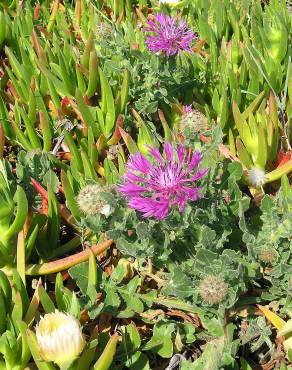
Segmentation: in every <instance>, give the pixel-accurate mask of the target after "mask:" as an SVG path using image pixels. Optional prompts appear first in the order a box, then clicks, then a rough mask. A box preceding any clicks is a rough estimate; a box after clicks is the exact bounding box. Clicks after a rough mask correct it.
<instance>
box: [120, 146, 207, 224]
mask: <svg viewBox="0 0 292 370" xmlns="http://www.w3.org/2000/svg"><path fill="white" fill-rule="evenodd" d="M164 152H165V155H164V156H162V155H161V154H160V152H159V150H158V149H157V148H149V153H150V154H151V156H152V159H151V161H150V160H148V159H147V158H146V157H145V156H144V155H142V154H141V153H137V154H132V155H131V156H130V159H129V161H128V163H127V167H126V173H125V175H124V182H123V184H122V185H120V186H119V191H120V192H121V193H122V194H124V195H125V196H126V197H127V198H128V201H129V206H130V207H131V208H134V209H136V210H137V211H140V212H142V213H143V216H144V217H155V218H157V219H160V220H162V219H164V218H165V217H167V216H168V214H169V212H170V209H171V208H172V207H178V209H179V211H180V212H183V211H184V209H185V206H186V204H187V202H188V201H189V200H192V201H196V200H197V199H199V198H200V188H198V187H196V186H195V181H197V180H199V179H201V178H202V177H204V176H205V175H206V173H207V172H208V169H205V170H202V169H200V168H199V167H198V165H199V163H200V161H201V160H202V157H203V156H202V154H201V153H200V152H195V153H193V154H192V153H190V151H189V150H187V149H186V148H185V147H184V146H183V145H180V146H179V147H177V148H173V147H172V146H171V144H170V143H165V144H164Z"/></svg>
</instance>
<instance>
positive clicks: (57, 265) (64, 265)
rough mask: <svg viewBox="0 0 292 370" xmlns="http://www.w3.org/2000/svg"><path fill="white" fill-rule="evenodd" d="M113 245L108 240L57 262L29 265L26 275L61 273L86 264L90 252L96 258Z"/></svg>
mask: <svg viewBox="0 0 292 370" xmlns="http://www.w3.org/2000/svg"><path fill="white" fill-rule="evenodd" d="M112 243H113V240H106V241H104V242H102V243H100V244H97V245H95V246H94V247H91V248H90V249H89V248H88V249H86V250H85V251H83V252H79V253H76V254H74V255H73V256H68V257H65V258H62V259H59V260H56V261H52V262H47V263H43V264H35V265H28V266H27V267H26V270H25V273H26V275H49V274H54V273H57V272H60V271H64V270H68V269H69V268H70V267H72V266H75V265H77V264H78V263H81V262H85V261H87V260H88V259H89V256H90V251H91V252H92V253H93V254H94V255H95V256H96V255H99V254H101V253H103V252H105V251H106V250H107V249H108V248H109V247H110V246H111V245H112Z"/></svg>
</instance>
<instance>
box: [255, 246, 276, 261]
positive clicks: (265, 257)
mask: <svg viewBox="0 0 292 370" xmlns="http://www.w3.org/2000/svg"><path fill="white" fill-rule="evenodd" d="M259 259H260V260H261V261H262V262H264V263H267V264H271V263H273V262H276V261H277V259H278V253H277V251H276V250H275V249H274V248H262V249H261V250H260V252H259Z"/></svg>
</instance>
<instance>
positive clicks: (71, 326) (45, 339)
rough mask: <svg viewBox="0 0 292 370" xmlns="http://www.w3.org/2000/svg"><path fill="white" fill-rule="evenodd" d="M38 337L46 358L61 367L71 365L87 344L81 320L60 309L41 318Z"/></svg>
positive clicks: (37, 330)
mask: <svg viewBox="0 0 292 370" xmlns="http://www.w3.org/2000/svg"><path fill="white" fill-rule="evenodd" d="M36 338H37V342H38V345H39V347H40V350H41V355H42V357H43V358H44V360H45V361H52V362H55V363H56V364H57V365H59V366H60V367H61V368H66V365H70V364H71V363H72V362H73V361H74V360H75V359H76V358H77V357H78V356H79V355H80V353H81V352H82V350H83V349H84V346H85V339H84V336H83V334H82V330H81V326H80V323H79V321H78V320H77V319H76V318H75V317H74V316H72V315H69V314H65V313H63V312H60V311H58V310H56V311H55V312H54V313H49V314H46V315H45V316H44V317H42V318H41V320H40V322H39V324H38V325H37V327H36Z"/></svg>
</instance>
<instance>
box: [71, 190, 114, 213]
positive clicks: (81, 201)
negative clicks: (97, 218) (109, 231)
mask: <svg viewBox="0 0 292 370" xmlns="http://www.w3.org/2000/svg"><path fill="white" fill-rule="evenodd" d="M104 191H105V189H104V187H102V186H100V185H97V184H93V185H87V186H85V188H83V189H81V191H80V193H79V194H78V196H77V204H78V206H79V208H80V210H81V211H82V212H83V213H84V214H85V215H90V216H93V215H97V214H102V215H104V216H106V217H108V216H109V214H110V212H111V206H110V205H109V204H108V203H107V202H106V201H105V199H104V198H103V197H102V193H103V192H104Z"/></svg>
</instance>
